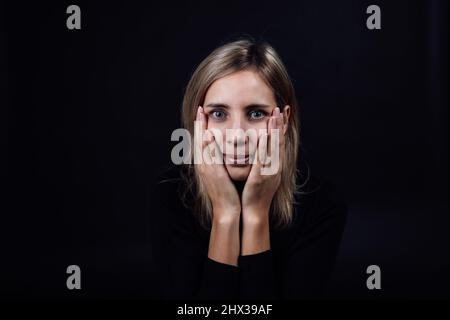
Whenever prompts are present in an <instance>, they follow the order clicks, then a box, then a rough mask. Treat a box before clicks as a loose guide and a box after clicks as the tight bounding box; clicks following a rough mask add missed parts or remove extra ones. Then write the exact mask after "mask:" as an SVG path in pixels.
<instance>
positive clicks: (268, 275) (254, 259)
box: [238, 249, 275, 300]
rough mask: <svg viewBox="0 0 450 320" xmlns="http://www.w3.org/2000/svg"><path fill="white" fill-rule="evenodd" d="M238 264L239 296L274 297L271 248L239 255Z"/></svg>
mask: <svg viewBox="0 0 450 320" xmlns="http://www.w3.org/2000/svg"><path fill="white" fill-rule="evenodd" d="M238 264H239V268H240V274H239V278H240V281H239V282H240V288H239V296H240V298H242V299H261V300H263V299H272V298H275V294H274V268H273V255H272V250H270V249H269V250H266V251H264V252H261V253H257V254H252V255H247V256H240V257H239V261H238Z"/></svg>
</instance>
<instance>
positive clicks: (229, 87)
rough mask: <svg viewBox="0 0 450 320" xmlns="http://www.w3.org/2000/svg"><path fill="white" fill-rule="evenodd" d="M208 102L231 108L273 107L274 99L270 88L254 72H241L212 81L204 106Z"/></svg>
mask: <svg viewBox="0 0 450 320" xmlns="http://www.w3.org/2000/svg"><path fill="white" fill-rule="evenodd" d="M210 102H214V103H227V104H230V105H232V106H244V105H246V104H250V103H261V104H269V105H274V104H275V97H274V93H273V90H272V88H270V87H269V86H268V85H267V84H266V82H265V81H264V80H263V79H262V78H261V77H260V76H259V75H258V74H257V73H256V72H255V71H251V70H243V71H238V72H234V73H232V74H230V75H227V76H225V77H223V78H220V79H217V80H216V81H214V82H213V83H212V84H211V86H210V87H209V89H208V91H207V93H206V96H205V105H206V104H207V103H210Z"/></svg>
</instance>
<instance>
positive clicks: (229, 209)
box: [194, 106, 241, 223]
mask: <svg viewBox="0 0 450 320" xmlns="http://www.w3.org/2000/svg"><path fill="white" fill-rule="evenodd" d="M196 120H197V121H199V124H200V128H201V129H200V130H199V131H200V133H201V136H200V137H197V138H199V139H196V137H194V141H196V142H198V143H199V145H198V147H199V148H197V146H196V149H195V150H196V152H198V151H200V152H201V155H200V157H201V163H199V164H196V165H197V171H198V174H199V176H200V179H201V180H202V182H203V184H204V186H205V188H206V192H207V193H208V196H209V198H210V200H211V204H212V208H213V222H218V223H228V222H230V223H231V222H236V221H239V216H240V213H241V201H240V199H239V194H238V192H237V190H236V187H235V186H234V184H233V182H232V181H231V178H230V176H229V174H228V171H227V169H226V168H225V165H224V163H223V161H221V162H220V163H216V162H215V161H214V158H213V157H214V156H215V154H214V153H215V151H219V152H220V149H219V147H218V145H217V142H216V138H215V136H214V133H213V132H212V131H210V130H208V129H207V127H208V120H207V117H206V115H205V113H204V110H203V108H202V107H201V106H200V107H198V109H197V117H196ZM197 133H198V131H197V130H196V132H195V133H194V134H197ZM208 157H209V158H208ZM205 158H206V159H205Z"/></svg>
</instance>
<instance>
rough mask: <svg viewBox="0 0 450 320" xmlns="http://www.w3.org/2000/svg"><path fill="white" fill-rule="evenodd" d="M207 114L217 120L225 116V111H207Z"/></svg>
mask: <svg viewBox="0 0 450 320" xmlns="http://www.w3.org/2000/svg"><path fill="white" fill-rule="evenodd" d="M209 116H210V117H212V118H214V119H217V120H222V119H223V118H225V112H223V111H220V110H214V111H211V112H210V113H209Z"/></svg>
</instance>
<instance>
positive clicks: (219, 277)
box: [151, 39, 346, 298]
mask: <svg viewBox="0 0 450 320" xmlns="http://www.w3.org/2000/svg"><path fill="white" fill-rule="evenodd" d="M182 123H183V126H184V128H186V129H187V130H188V131H189V132H190V134H191V135H192V137H194V139H193V141H195V142H194V144H193V145H192V152H191V153H190V155H189V159H190V160H192V161H190V163H189V164H183V165H182V166H181V168H175V169H171V170H169V172H167V173H165V175H163V177H162V178H161V179H160V181H159V183H158V184H157V186H156V190H155V193H154V195H155V197H154V199H153V203H152V210H151V213H152V215H151V216H152V221H151V226H152V245H153V257H154V261H155V265H156V267H157V269H156V270H157V271H156V275H157V277H158V279H159V282H160V283H159V285H160V289H161V291H162V293H163V294H164V296H166V297H174V298H189V297H200V298H276V297H281V298H297V297H313V296H314V297H315V296H317V295H319V294H321V292H322V290H323V288H324V285H325V284H326V282H327V280H328V279H329V277H330V274H331V271H332V266H333V264H334V260H335V257H336V253H337V250H338V247H339V243H340V239H341V235H342V231H343V228H344V225H345V218H346V206H345V203H344V202H342V201H340V199H339V198H336V196H335V195H334V193H333V192H331V190H330V187H329V186H328V185H327V184H324V183H319V182H318V180H317V179H315V178H312V177H308V178H307V179H306V181H300V177H301V175H300V174H298V171H299V170H298V168H297V163H298V159H297V158H298V149H299V120H298V115H297V101H296V97H295V92H294V89H293V86H292V83H291V81H290V78H289V76H288V73H287V71H286V69H285V66H284V65H283V63H282V61H281V60H280V58H279V56H278V55H277V53H276V52H275V50H274V49H273V48H272V47H271V46H270V45H269V44H267V43H260V42H255V41H253V40H249V39H243V40H238V41H234V42H231V43H227V44H225V45H223V46H221V47H219V48H217V49H216V50H214V51H213V52H212V53H211V54H210V55H209V56H208V57H206V59H204V60H203V61H202V62H201V63H200V65H199V66H198V67H197V69H196V70H195V72H194V74H193V75H192V77H191V79H190V81H189V84H188V86H187V88H186V92H185V95H184V99H183V107H182ZM246 133H249V134H246ZM251 133H256V134H251ZM208 157H209V161H207V160H208V159H207V158H208ZM198 160H200V161H198ZM211 160H212V161H211ZM217 160H219V161H217ZM270 166H272V169H273V167H275V170H271V171H270V170H269V171H267V172H268V173H267V172H266V173H264V169H268V168H269V167H270Z"/></svg>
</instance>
